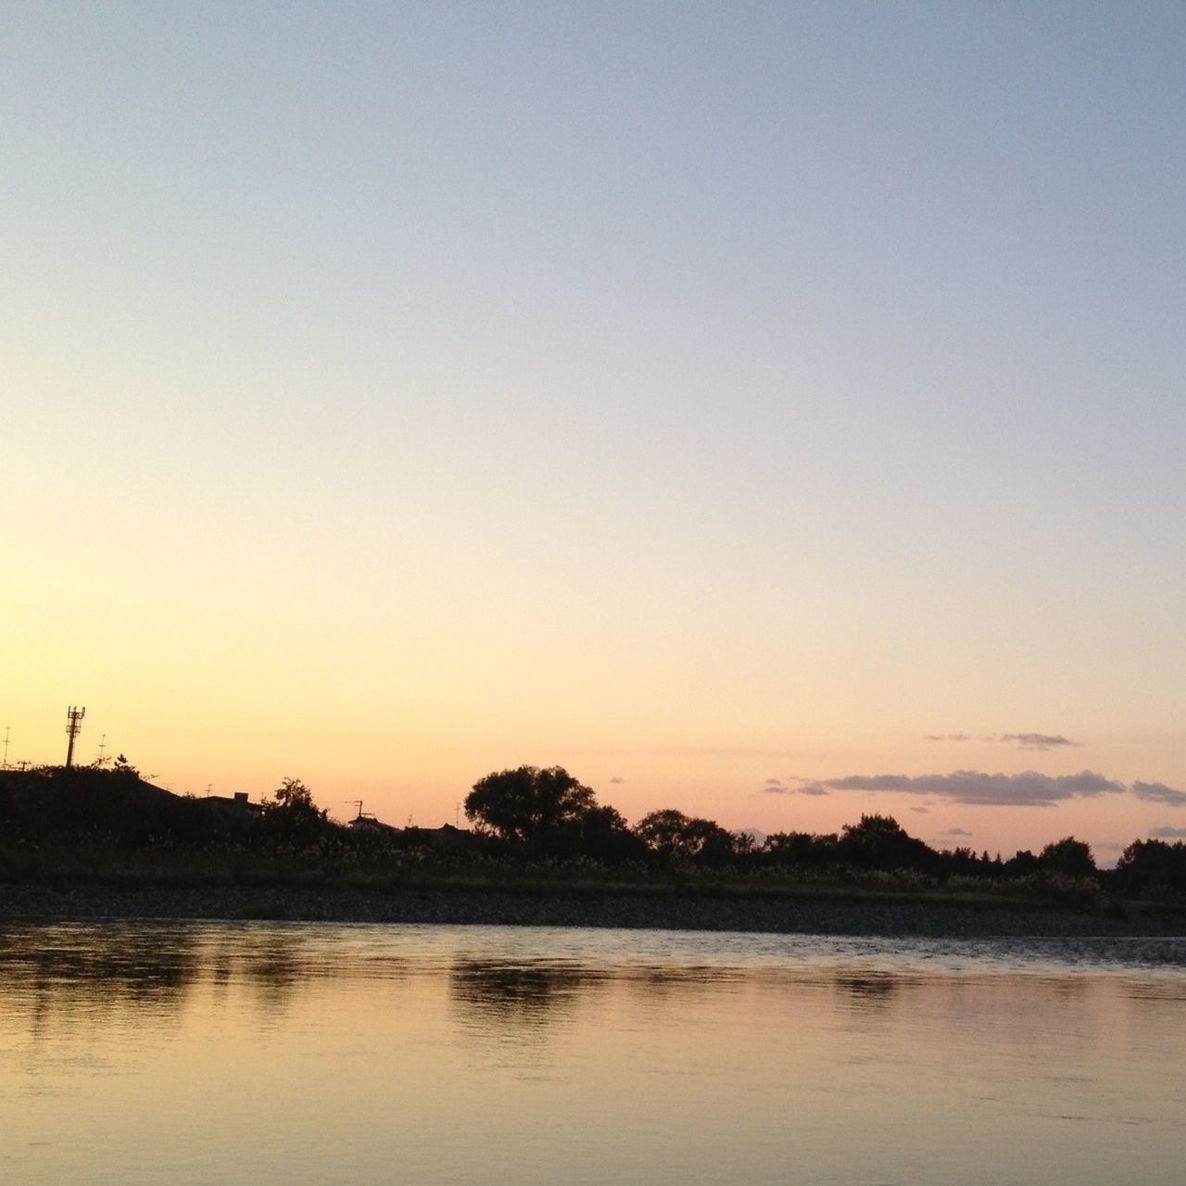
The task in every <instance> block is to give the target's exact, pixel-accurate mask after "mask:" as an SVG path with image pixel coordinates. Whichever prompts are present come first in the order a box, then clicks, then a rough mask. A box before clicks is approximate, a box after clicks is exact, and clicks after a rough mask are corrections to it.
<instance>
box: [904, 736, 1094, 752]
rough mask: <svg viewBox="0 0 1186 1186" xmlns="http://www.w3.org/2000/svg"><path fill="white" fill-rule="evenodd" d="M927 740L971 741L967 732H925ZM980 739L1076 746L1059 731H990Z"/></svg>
mask: <svg viewBox="0 0 1186 1186" xmlns="http://www.w3.org/2000/svg"><path fill="white" fill-rule="evenodd" d="M925 740H927V741H971V740H972V739H971V738H970V737H969V736H968V734H967V733H927V734H925ZM978 740H980V741H991V742H997V743H1002V744H1005V745H1016V746H1017V747H1018V749H1036V750H1048V749H1055V748H1056V747H1058V746H1063V745H1072V746H1077V745H1078V744H1079V743H1078V742H1077V741H1072V740H1071V739H1070V738H1069V737H1064V736H1063V735H1062V734H1061V733H990V734H989V735H988V736H987V737H981V738H979V739H978Z"/></svg>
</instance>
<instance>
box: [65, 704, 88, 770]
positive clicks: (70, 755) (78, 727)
mask: <svg viewBox="0 0 1186 1186" xmlns="http://www.w3.org/2000/svg"><path fill="white" fill-rule="evenodd" d="M85 716H86V709H85V708H75V707H74V706H73V705H71V706H70V707H69V708H68V709H66V736H67V737H68V738H69V739H70V740H69V742H68V743H67V745H66V769H67V770H69V769H70V767H71V766H73V765H74V739H75V738H76V737H77V736H78V735H79V733H81V732H82V718H83V717H85Z"/></svg>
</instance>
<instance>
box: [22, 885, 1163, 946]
mask: <svg viewBox="0 0 1186 1186" xmlns="http://www.w3.org/2000/svg"><path fill="white" fill-rule="evenodd" d="M126 919H192V920H195V921H196V920H249V919H256V920H270V921H293V922H345V923H417V924H436V925H458V924H465V925H486V926H549V927H625V928H646V929H658V930H705V931H765V932H777V933H785V934H794V933H797V934H836V935H900V936H907V935H917V936H929V937H951V938H959V937H969V938H972V937H978V936H1052V937H1060V936H1065V937H1081V936H1092V935H1108V936H1111V935H1119V936H1123V935H1133V936H1141V935H1145V936H1149V935H1183V934H1186V918H1184V917H1183V916H1182V915H1181V914H1178V913H1174V912H1166V913H1148V912H1144V913H1136V914H1130V915H1127V916H1121V915H1118V914H1116V915H1114V914H1095V913H1079V912H1074V911H1071V910H1060V909H1054V908H1050V907H1044V906H1034V907H1032V908H1031V907H1028V906H1024V905H1017V904H1013V903H1009V904H997V903H992V902H984V903H980V902H977V903H969V902H958V901H944V900H936V899H926V898H902V897H895V898H889V897H886V898H849V897H841V896H828V895H819V896H791V895H779V896H758V895H714V894H709V893H679V892H669V893H655V892H638V893H632V892H623V891H621V890H615V891H613V892H599V891H597V890H586V889H582V890H580V891H576V890H572V889H569V888H566V887H555V888H551V887H549V888H548V889H547V891H546V892H544V891H541V890H540V889H539V888H538V887H535V888H532V889H531V890H530V891H523V890H506V889H491V888H473V887H466V888H458V887H450V888H438V887H414V888H411V887H410V888H401V889H392V890H378V889H369V888H353V887H304V886H297V887H293V886H197V887H190V886H137V887H113V886H109V885H101V886H96V885H86V884H70V885H57V886H49V885H37V884H6V885H0V922H36V921H45V922H49V921H66V922H68V921H102V920H126Z"/></svg>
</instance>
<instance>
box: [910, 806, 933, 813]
mask: <svg viewBox="0 0 1186 1186" xmlns="http://www.w3.org/2000/svg"><path fill="white" fill-rule="evenodd" d="M910 810H911V811H915V812H917V813H918V814H919V815H930V814H931V809H930V808H929V807H912V808H911V809H910Z"/></svg>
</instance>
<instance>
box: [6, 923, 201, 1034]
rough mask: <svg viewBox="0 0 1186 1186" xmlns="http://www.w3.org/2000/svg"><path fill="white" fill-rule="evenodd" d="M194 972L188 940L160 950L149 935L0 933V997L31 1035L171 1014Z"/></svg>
mask: <svg viewBox="0 0 1186 1186" xmlns="http://www.w3.org/2000/svg"><path fill="white" fill-rule="evenodd" d="M197 967H198V956H197V952H196V949H195V945H194V943H193V941H192V940H189V941H185V940H181V941H177V937H176V936H171V937H170V938H169V939H168V941H165V942H162V941H161V937H160V935H158V934H157V933H156V932H154V931H153V930H152V929H151V928H149V929H145V928H139V927H134V926H118V927H110V928H102V929H99V928H94V927H83V926H77V927H69V926H62V927H53V928H29V929H22V928H9V929H6V930H3V931H0V994H3V996H4V998H5V999H6V1000H7V1002H8V1003H9V1007H10V1008H13V1007H15V1008H16V1009H19V1010H21V1011H24V1012H27V1014H28V1016H29V1019H30V1028H31V1031H32V1032H33V1034H34V1035H36V1034H38V1033H39V1032H41V1030H42V1029H43V1028H44V1027H45V1026H46V1025H47V1024H48V1023H49V1022H50V1021H58V1022H63V1023H64V1022H66V1021H69V1020H71V1019H78V1018H86V1019H101V1018H102V1017H103V1016H105V1015H111V1014H114V1013H118V1012H121V1011H124V1010H128V1009H136V1010H142V1011H151V1012H167V1011H170V1010H175V1009H177V1008H178V1007H179V1006H180V1004H181V1001H182V1000H183V998H184V994H185V991H186V989H187V988H188V986H189V985H190V984H191V982H192V981H193V979H194V976H195V975H196V972H197Z"/></svg>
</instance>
